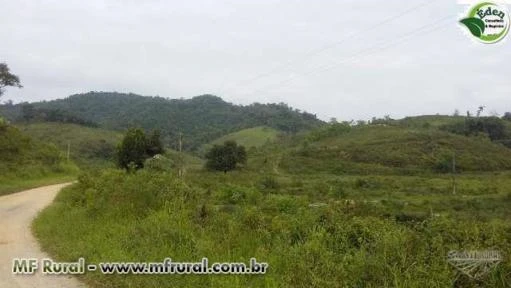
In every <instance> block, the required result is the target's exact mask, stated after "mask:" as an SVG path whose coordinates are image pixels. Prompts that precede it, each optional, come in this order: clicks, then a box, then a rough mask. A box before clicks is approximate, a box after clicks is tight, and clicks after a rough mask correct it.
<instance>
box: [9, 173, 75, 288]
mask: <svg viewBox="0 0 511 288" xmlns="http://www.w3.org/2000/svg"><path fill="white" fill-rule="evenodd" d="M69 184H70V183H66V184H57V185H51V186H45V187H40V188H35V189H30V190H26V191H23V192H19V193H15V194H10V195H6V196H2V197H0V287H6V288H7V287H9V288H11V287H12V288H16V287H42V288H46V287H51V288H53V287H57V288H58V287H66V288H68V287H70V288H72V287H85V285H84V284H81V283H80V282H78V280H76V279H75V278H72V277H70V276H65V275H58V276H56V275H51V276H50V275H43V274H42V273H41V272H40V271H37V273H35V274H33V275H14V274H13V273H12V266H13V262H12V259H13V258H37V259H38V263H39V264H40V260H41V259H42V258H47V257H48V255H46V254H45V253H43V252H42V251H41V249H40V247H39V244H38V243H37V241H36V239H35V238H34V236H33V235H32V232H31V230H30V225H31V222H32V220H33V219H34V217H35V216H36V215H37V212H39V211H40V210H41V209H43V208H44V207H46V206H47V205H49V204H50V203H51V202H52V201H53V198H54V197H55V196H56V195H57V193H58V192H59V191H60V189H62V188H63V187H65V186H66V185H69Z"/></svg>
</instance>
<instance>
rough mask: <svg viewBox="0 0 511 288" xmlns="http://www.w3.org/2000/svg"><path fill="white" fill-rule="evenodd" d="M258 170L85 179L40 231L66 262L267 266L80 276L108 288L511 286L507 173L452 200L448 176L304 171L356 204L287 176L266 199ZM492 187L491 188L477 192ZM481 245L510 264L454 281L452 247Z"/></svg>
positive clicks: (462, 188) (466, 186) (465, 187)
mask: <svg viewBox="0 0 511 288" xmlns="http://www.w3.org/2000/svg"><path fill="white" fill-rule="evenodd" d="M247 173H248V174H247ZM256 175H257V174H252V173H250V172H248V171H244V172H239V173H232V174H227V175H223V174H218V173H209V172H204V171H196V172H193V174H192V175H190V176H189V177H187V178H185V179H183V178H176V176H174V175H172V173H152V172H149V171H146V170H145V169H143V170H138V171H136V172H135V173H125V172H123V171H120V170H108V171H103V172H101V173H98V174H94V175H83V176H81V177H80V178H79V182H78V184H76V185H74V186H72V187H69V188H66V189H65V190H64V191H63V192H62V193H60V194H59V195H58V197H57V199H56V202H55V203H54V204H53V205H52V206H50V207H49V208H48V209H46V210H44V211H43V212H42V213H41V214H40V216H39V217H38V218H37V219H36V220H35V222H34V232H35V234H36V236H37V237H38V238H39V239H40V240H41V243H42V246H43V249H45V250H46V251H48V252H50V253H51V254H52V255H54V256H57V259H59V260H62V261H72V260H73V259H76V258H78V257H86V259H88V260H87V261H89V262H91V263H98V262H103V261H122V262H126V261H162V259H163V258H165V257H169V255H171V256H172V259H174V260H175V261H196V260H198V259H200V258H202V257H204V256H205V257H208V258H209V259H210V261H220V262H226V261H235V262H240V261H248V259H249V258H251V257H256V258H257V259H258V260H259V261H264V262H268V263H269V265H270V266H269V267H270V268H269V271H268V273H267V274H265V275H264V276H260V277H253V276H250V275H226V276H223V277H219V276H218V275H211V276H204V275H186V277H177V276H176V277H174V278H172V281H168V277H166V276H158V275H132V276H130V277H125V276H122V275H103V274H101V273H99V272H97V273H95V272H90V273H87V274H85V275H83V276H81V277H83V278H84V280H85V281H86V282H87V283H90V284H93V285H96V286H105V287H110V286H113V287H116V286H119V287H234V286H236V287H238V286H243V287H246V286H249V287H268V286H270V287H451V286H452V285H453V282H454V281H456V282H457V283H458V284H456V285H458V286H460V285H461V286H460V287H502V288H504V287H508V284H509V283H510V281H511V278H510V274H509V271H511V266H510V265H509V261H508V260H509V256H508V255H511V254H510V253H511V238H510V237H509V235H508V234H509V231H511V230H510V229H511V226H510V223H509V221H507V219H508V217H511V214H509V213H510V211H509V209H508V205H510V204H511V202H510V198H509V195H508V194H509V192H508V191H507V189H506V187H508V186H509V185H510V184H511V183H510V180H509V179H510V178H509V173H507V174H502V175H497V174H481V175H468V176H460V179H458V180H459V183H458V184H459V191H458V193H459V194H458V195H456V196H452V195H450V194H448V193H445V192H443V191H449V188H450V184H451V180H450V179H449V178H448V177H446V178H442V177H440V178H435V177H416V176H372V177H358V176H357V177H342V178H341V177H335V176H321V175H319V174H315V175H306V174H304V175H301V177H300V179H301V181H302V186H303V187H305V188H306V189H313V188H312V187H319V186H317V184H318V183H323V184H324V185H326V186H327V187H328V186H338V187H344V188H343V189H344V193H345V196H346V197H349V198H348V199H346V200H341V201H338V200H336V199H330V198H329V197H330V196H329V195H320V194H319V193H311V194H309V195H308V196H304V195H297V194H296V192H295V191H293V190H291V188H293V187H295V186H296V185H295V184H292V186H291V183H286V181H281V184H280V188H279V191H278V193H262V192H261V191H259V189H258V188H257V187H258V186H257V182H258V181H260V179H258V178H257V177H254V176H256ZM183 181H184V182H183ZM206 184H207V187H206V186H204V185H206ZM488 186H490V187H495V190H492V189H490V190H489V191H487V192H486V193H487V194H477V193H479V192H478V191H479V190H480V189H483V188H484V187H488ZM307 187H311V188H307ZM389 193H392V198H387V196H386V195H387V194H389ZM309 197H312V198H309ZM324 197H326V199H325V198H324ZM318 201H319V202H318ZM311 203H320V204H322V205H319V204H318V205H310V204H311ZM491 207H493V209H491ZM432 209H434V210H433V211H432ZM62 215H66V217H62ZM56 243H58V245H56ZM484 249H494V250H498V251H500V252H501V253H502V254H503V255H505V256H504V257H506V258H505V261H503V262H502V263H501V264H500V265H499V266H497V268H496V270H495V271H493V272H492V273H490V274H489V275H488V276H487V277H486V278H485V279H484V281H481V282H478V281H474V280H471V279H469V278H467V277H465V276H463V275H457V274H456V272H455V270H454V269H453V268H452V267H451V266H450V265H448V264H447V262H446V255H447V253H448V252H449V251H450V250H484ZM460 283H462V284H460Z"/></svg>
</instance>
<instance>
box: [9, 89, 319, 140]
mask: <svg viewBox="0 0 511 288" xmlns="http://www.w3.org/2000/svg"><path fill="white" fill-rule="evenodd" d="M25 105H26V104H25ZM31 105H32V106H33V108H34V109H43V110H45V111H47V110H59V111H63V112H65V113H69V114H71V115H75V116H76V117H78V118H80V119H83V120H85V121H91V122H94V123H97V124H99V125H100V127H102V128H107V129H117V130H120V129H125V128H127V127H131V126H140V127H142V128H144V129H147V130H150V129H160V130H161V131H162V135H165V136H167V142H168V143H175V142H176V139H177V137H178V135H179V133H180V132H182V133H183V134H184V138H183V139H184V147H185V148H187V149H194V148H197V147H199V146H200V145H201V144H204V143H207V142H210V141H212V140H214V139H216V138H218V137H221V136H223V135H225V134H228V133H231V132H235V131H238V130H241V129H246V128H252V127H257V126H268V127H271V128H274V129H277V130H281V131H286V132H296V131H300V130H306V129H310V128H314V127H318V126H320V125H322V124H323V122H322V121H320V120H318V119H317V118H316V116H315V115H312V114H309V113H306V112H300V111H298V110H294V109H292V108H290V107H288V106H287V105H285V104H257V103H256V104H252V105H248V106H238V105H233V104H231V103H227V102H225V101H223V100H222V99H221V98H219V97H216V96H212V95H203V96H197V97H194V98H192V99H172V100H170V99H165V98H161V97H143V96H139V95H135V94H121V93H106V92H90V93H86V94H77V95H72V96H70V97H68V98H65V99H60V100H53V101H48V102H38V103H32V104H31ZM20 106H22V105H21V104H18V105H10V106H7V105H4V106H3V107H0V112H1V113H3V115H6V117H8V118H9V119H10V120H11V121H18V120H20V119H23V118H27V117H24V116H23V115H22V114H23V109H21V108H20ZM27 110H30V109H27ZM25 116H26V115H25Z"/></svg>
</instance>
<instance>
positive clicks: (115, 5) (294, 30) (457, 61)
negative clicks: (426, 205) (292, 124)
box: [0, 0, 511, 120]
mask: <svg viewBox="0 0 511 288" xmlns="http://www.w3.org/2000/svg"><path fill="white" fill-rule="evenodd" d="M508 6H509V5H508ZM467 8H468V7H467V6H466V5H462V4H460V3H457V2H456V1H454V0H453V1H448V0H436V1H435V0H425V1H424V0H422V1H419V0H416V1H408V0H399V1H396V0H387V1H381V0H378V1H377V0H352V1H329V0H320V1H313V0H307V1H299V0H281V1H277V0H230V1H225V0H210V1H205V0H204V1H194V0H191V1H152V0H148V1H136V0H131V1H127V0H126V1H118V0H117V1H114V0H110V1H96V0H87V1H84V0H79V1H74V0H62V1H34V0H33V1H24V0H16V1H13V0H0V11H1V12H0V13H1V16H0V39H1V40H0V41H1V42H0V62H6V63H7V64H8V65H9V67H10V68H11V71H12V72H13V73H15V74H17V75H19V76H20V78H21V81H22V84H23V85H24V88H23V89H15V88H11V89H8V91H7V93H6V94H5V95H4V96H3V97H2V100H3V101H5V100H7V99H12V100H13V101H14V102H20V101H29V102H32V101H38V100H43V99H46V100H49V99H56V98H64V97H67V96H69V95H71V94H75V93H82V92H88V91H118V92H133V93H136V94H141V95H150V96H155V95H159V96H162V97H168V98H181V97H183V98H191V97H193V96H196V95H200V94H215V95H218V96H220V97H222V98H224V99H225V100H226V101H229V102H233V103H235V104H250V103H253V102H260V103H266V102H286V103H288V104H289V105H291V106H293V107H295V108H298V109H301V110H306V111H309V112H311V113H314V114H317V116H318V117H320V118H322V119H329V118H330V117H336V118H338V119H340V120H350V119H355V120H356V119H369V118H371V117H372V116H383V115H386V114H388V115H390V116H391V117H394V118H399V117H403V116H407V115H418V114H436V113H441V114H451V113H452V112H453V111H454V110H455V109H459V110H460V111H461V112H462V113H464V112H465V111H466V110H471V111H475V110H476V109H477V107H478V106H480V105H485V106H486V107H487V108H486V109H487V111H488V112H490V111H495V112H498V113H500V114H502V113H503V112H505V111H511V80H510V75H511V70H510V64H511V35H509V36H508V37H507V38H508V39H506V41H505V42H504V43H499V44H493V45H484V44H479V43H476V42H475V41H473V40H471V39H470V38H469V37H467V35H466V33H465V31H464V28H463V27H461V26H460V25H459V24H458V23H457V21H458V19H460V18H461V17H462V16H463V14H464V13H465V12H466V9H467ZM508 9H509V8H508ZM389 19H391V20H389Z"/></svg>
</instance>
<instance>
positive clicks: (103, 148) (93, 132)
mask: <svg viewBox="0 0 511 288" xmlns="http://www.w3.org/2000/svg"><path fill="white" fill-rule="evenodd" d="M16 126H17V127H18V128H19V129H20V131H21V132H23V133H24V134H26V135H28V136H30V137H32V138H33V139H35V140H37V141H41V142H45V143H52V144H54V145H56V146H57V147H58V148H59V150H61V151H67V148H68V144H69V147H70V159H71V160H72V161H74V162H76V163H77V164H78V165H79V166H82V167H90V166H93V167H96V166H105V165H107V166H111V163H113V159H114V153H115V147H116V145H117V143H119V142H120V141H121V139H122V133H120V132H117V131H111V130H105V129H100V128H91V127H85V126H81V125H76V124H65V123H53V122H42V123H28V124H26V123H25V124H22V123H20V124H17V125H16Z"/></svg>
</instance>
